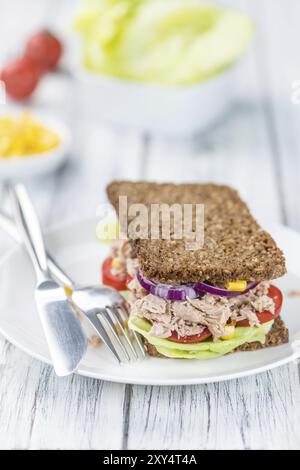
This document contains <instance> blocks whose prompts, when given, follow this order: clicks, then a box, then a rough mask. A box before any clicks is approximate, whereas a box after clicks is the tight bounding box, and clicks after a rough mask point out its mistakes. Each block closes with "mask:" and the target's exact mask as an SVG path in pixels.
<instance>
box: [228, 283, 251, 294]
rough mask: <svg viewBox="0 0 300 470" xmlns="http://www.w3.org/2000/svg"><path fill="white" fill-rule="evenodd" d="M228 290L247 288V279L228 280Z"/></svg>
mask: <svg viewBox="0 0 300 470" xmlns="http://www.w3.org/2000/svg"><path fill="white" fill-rule="evenodd" d="M227 289H228V290H236V291H241V292H242V291H243V290H245V289H247V281H233V282H228V284H227Z"/></svg>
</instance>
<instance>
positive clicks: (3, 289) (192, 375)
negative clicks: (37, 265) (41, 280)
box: [0, 220, 300, 385]
mask: <svg viewBox="0 0 300 470" xmlns="http://www.w3.org/2000/svg"><path fill="white" fill-rule="evenodd" d="M269 229H270V230H271V233H272V234H273V236H274V237H275V239H276V240H277V242H278V243H279V245H280V246H281V247H282V249H283V250H284V251H285V254H286V257H287V264H288V269H289V274H288V275H286V276H285V277H284V278H283V279H281V280H279V281H277V282H276V284H277V285H278V286H279V287H280V288H281V289H282V291H283V293H284V297H285V300H284V307H283V312H282V317H283V319H284V320H285V322H286V323H287V325H288V327H289V330H290V343H289V344H286V345H282V346H278V347H274V348H269V349H265V350H260V351H256V352H244V353H235V354H231V355H228V356H224V357H221V358H218V359H213V360H209V361H197V360H180V359H158V358H147V359H146V360H145V361H141V362H139V363H133V364H131V365H122V366H119V365H117V364H116V363H115V361H114V359H113V358H112V357H111V356H110V354H109V353H108V352H107V350H106V348H105V346H104V345H101V346H98V347H96V348H95V347H94V348H93V347H90V348H89V350H88V352H87V355H86V357H85V358H84V360H83V361H82V364H81V366H80V369H79V371H78V373H79V374H81V375H85V376H88V377H93V378H97V379H102V380H109V381H113V382H123V383H134V384H150V385H184V384H200V383H209V382H218V381H222V380H229V379H233V378H238V377H244V376H248V375H252V374H256V373H259V372H263V371H266V370H269V369H273V368H274V367H278V366H280V365H282V364H286V363H288V362H291V361H294V360H297V357H299V356H300V315H299V312H300V297H291V296H288V293H289V292H290V291H292V290H297V291H299V290H300V248H299V247H300V235H298V234H297V233H295V232H293V231H291V230H289V229H287V228H284V227H281V226H275V227H271V228H269ZM95 231H96V220H88V221H83V222H80V223H77V224H72V225H69V226H66V227H63V228H60V229H56V230H54V231H52V232H51V233H50V234H49V235H48V236H47V243H48V246H49V249H50V250H51V252H52V253H53V254H55V257H56V258H57V259H58V261H60V262H61V263H62V265H63V266H64V267H65V268H66V269H67V271H68V272H69V273H70V274H71V275H72V276H73V277H74V279H75V280H76V281H78V282H82V283H84V284H86V283H91V284H92V283H97V282H99V280H100V264H101V261H102V260H103V258H104V257H105V256H107V254H108V250H109V246H108V245H104V244H100V243H99V242H97V241H96V237H95ZM33 288H34V273H33V270H32V268H31V264H30V262H29V260H28V258H27V255H26V254H25V252H24V251H23V249H22V248H20V247H16V249H14V250H13V251H12V252H11V253H9V254H8V255H7V256H5V258H3V259H2V261H1V263H0V332H1V333H2V334H3V335H4V336H5V337H6V338H7V339H8V340H9V341H11V342H12V343H13V344H14V345H16V346H18V347H19V348H21V349H22V350H24V351H25V352H26V353H28V354H30V355H31V356H33V357H35V358H37V359H39V360H41V361H44V362H47V363H50V357H49V353H48V350H47V345H46V342H45V339H44V335H43V331H42V328H41V325H40V321H39V318H38V314H37V311H36V308H35V303H34V297H33Z"/></svg>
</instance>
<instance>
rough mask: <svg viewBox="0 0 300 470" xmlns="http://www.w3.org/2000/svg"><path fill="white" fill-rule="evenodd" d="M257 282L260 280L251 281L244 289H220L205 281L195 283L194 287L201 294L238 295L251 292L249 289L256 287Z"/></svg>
mask: <svg viewBox="0 0 300 470" xmlns="http://www.w3.org/2000/svg"><path fill="white" fill-rule="evenodd" d="M257 284H258V282H256V281H255V282H251V283H250V284H248V285H247V287H246V289H245V290H243V291H237V290H228V289H220V288H219V287H214V286H211V285H209V284H206V283H205V282H198V283H196V284H193V286H194V289H195V290H196V291H197V292H199V293H201V294H212V295H220V296H222V297H236V296H238V295H243V294H246V293H247V292H249V290H251V289H254V287H256V286H257Z"/></svg>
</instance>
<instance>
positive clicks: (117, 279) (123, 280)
mask: <svg viewBox="0 0 300 470" xmlns="http://www.w3.org/2000/svg"><path fill="white" fill-rule="evenodd" d="M111 263H112V257H111V256H109V257H108V258H106V259H105V260H104V262H103V264H102V282H103V284H105V285H106V286H110V287H114V289H117V290H119V291H122V290H127V282H128V278H127V275H125V276H120V275H117V276H116V275H115V274H112V272H111Z"/></svg>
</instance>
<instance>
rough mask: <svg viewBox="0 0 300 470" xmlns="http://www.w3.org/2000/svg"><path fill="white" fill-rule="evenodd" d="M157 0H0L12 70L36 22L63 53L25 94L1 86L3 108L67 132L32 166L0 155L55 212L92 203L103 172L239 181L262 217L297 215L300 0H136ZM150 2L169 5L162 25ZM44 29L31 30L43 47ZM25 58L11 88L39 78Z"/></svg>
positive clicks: (76, 215) (47, 214)
mask: <svg viewBox="0 0 300 470" xmlns="http://www.w3.org/2000/svg"><path fill="white" fill-rule="evenodd" d="M154 2H156V0H153V1H152V0H145V1H144V2H143V1H141V2H139V1H138V2H128V1H127V2H126V1H122V0H120V1H118V0H114V1H113V0H107V1H101V0H99V1H98V2H95V1H90V2H78V1H75V0H51V1H50V0H26V2H25V1H22V0H10V1H6V0H0V70H2V75H1V76H2V80H3V81H4V82H5V80H6V79H7V80H8V81H9V80H10V79H11V76H10V74H9V73H10V72H11V69H9V66H10V64H11V63H12V62H14V61H15V60H16V59H17V60H19V59H20V58H22V57H23V55H24V51H25V50H27V49H26V48H27V47H28V44H29V40H30V39H31V38H32V37H35V34H36V33H38V34H39V33H40V32H41V31H44V30H45V29H46V30H47V31H50V32H51V33H52V36H51V37H52V39H53V36H54V37H55V38H57V40H58V41H59V43H60V46H61V49H59V48H58V51H57V44H54V46H53V43H51V41H50V46H49V47H50V52H49V54H50V55H51V54H52V53H53V49H51V47H54V56H55V53H56V54H57V64H54V65H53V66H51V64H50V66H49V67H48V69H47V70H45V69H43V70H41V71H40V72H39V73H38V78H37V79H36V82H37V83H35V84H34V87H33V88H34V90H30V85H29V91H30V93H29V96H28V97H27V96H25V99H23V100H20V99H17V100H16V99H15V97H14V96H10V95H9V94H8V96H7V97H6V101H5V102H4V100H3V99H2V104H1V105H0V111H1V114H2V115H4V116H5V118H7V116H8V115H10V116H11V113H12V112H14V110H15V108H16V107H17V110H22V109H26V110H30V112H31V113H32V114H31V115H30V117H28V116H27V125H28V120H29V121H30V119H33V118H35V119H37V120H38V116H40V115H41V116H45V119H44V118H40V119H39V120H38V123H37V122H35V125H37V124H40V126H42V125H43V129H44V130H45V128H46V130H48V131H49V130H52V131H53V132H54V134H55V135H56V137H58V141H59V142H60V143H62V141H63V143H64V144H65V147H64V148H63V152H62V153H64V154H65V155H59V156H58V155H56V156H55V159H56V160H55V162H56V161H57V165H56V163H55V165H54V157H53V160H52V162H53V165H51V155H49V158H48V160H47V162H48V163H47V162H46V163H45V165H44V163H42V162H41V160H38V158H41V157H36V161H39V162H41V167H42V168H39V169H38V170H37V169H36V166H35V163H34V164H33V166H32V167H31V166H29V160H30V159H29V158H28V165H27V170H26V168H25V167H26V158H22V164H23V166H22V168H21V169H20V168H19V167H18V165H16V164H15V162H14V158H13V157H10V158H9V157H7V156H6V157H3V156H2V157H1V156H0V178H1V173H2V179H4V178H10V177H12V178H18V179H23V178H25V179H26V182H27V184H28V187H29V190H30V192H31V194H32V196H33V199H34V201H35V203H36V205H37V208H38V210H39V213H40V216H41V218H42V222H43V223H44V225H46V226H47V225H52V224H57V223H60V222H64V221H66V220H70V221H72V220H77V219H81V218H83V217H93V216H95V215H96V208H97V206H98V205H99V204H100V203H101V202H104V201H105V200H106V195H105V186H106V184H107V183H108V182H109V181H111V180H112V179H124V178H126V179H147V180H158V181H174V182H180V181H181V182H182V181H192V182H204V181H214V182H220V183H226V184H231V185H233V186H235V187H236V188H237V189H238V190H239V191H240V192H241V194H242V196H243V198H244V199H245V200H246V201H247V203H248V204H249V206H250V208H251V209H253V210H254V211H255V214H256V216H257V217H258V219H259V220H260V221H262V222H264V220H268V222H269V221H271V222H280V223H284V224H287V225H289V226H291V227H293V228H296V229H297V228H298V229H299V228H300V217H299V204H300V203H299V198H298V181H299V177H298V175H299V146H300V138H299V131H298V122H299V113H300V105H299V104H298V87H299V88H300V86H299V83H297V80H300V55H299V50H298V49H299V47H298V45H299V44H300V30H299V16H300V5H299V2H298V1H297V0H287V1H285V2H283V1H282V0H248V1H247V0H235V1H233V0H232V1H229V0H227V1H226V0H223V1H218V2H217V5H218V8H217V10H216V9H215V8H216V7H210V6H207V3H205V5H204V6H203V2H201V1H200V4H201V3H202V7H201V8H202V10H203V11H204V13H203V11H202V10H201V12H200V13H199V15H198V16H197V15H194V14H193V13H191V11H192V10H191V9H192V8H200V7H199V5H200V4H199V2H198V1H197V0H192V1H191V2H190V1H189V2H187V3H188V4H189V7H188V8H187V4H186V6H185V7H184V6H183V3H184V2H182V1H177V0H167V1H166V2H163V3H165V6H162V5H161V3H162V2H158V5H156V7H155V8H154V7H153V5H152V12H151V9H150V13H147V12H146V13H145V14H144V13H143V10H142V8H143V7H144V5H141V4H143V3H144V4H149V3H152V4H153V3H154ZM82 4H83V5H82ZM136 4H139V5H138V6H136ZM159 4H160V5H159ZM167 4H168V5H167ZM166 5H167V6H166ZM195 5H196V6H195ZM213 5H216V3H213ZM132 8H133V10H132ZM166 8H167V10H168V11H165V10H166ZM223 8H225V9H229V13H228V12H225V13H224V12H223ZM101 9H102V10H101ZM172 9H173V12H174V14H173V16H172ZM231 9H233V10H237V12H238V13H234V14H233V13H232V12H231ZM141 11H142V13H141ZM99 12H100V13H99ZM175 13H176V14H175ZM101 15H102V16H101ZM143 15H144V16H143ZM147 15H148V16H147ZM151 15H152V16H151ZM155 15H158V16H159V15H161V17H162V16H163V15H166V20H165V22H163V21H162V25H160V26H159V27H160V29H159V32H158V29H157V30H155V29H154V28H153V24H155V20H153V22H152V20H151V18H152V17H153V18H155ZM168 15H169V16H168ZM226 15H227V16H226ZM228 15H229V16H228ZM100 17H101V18H100ZM99 18H100V19H99ZM132 18H133V19H132ZM132 21H135V23H134V27H131V26H130V25H131V22H132ZM130 28H131V29H130ZM128 31H129V32H128ZM126 35H127V36H126ZM199 38H202V39H201V41H198V39H199ZM203 38H204V41H203ZM43 40H45V37H43V36H42V37H39V36H38V38H36V37H35V41H37V42H34V41H33V46H32V47H33V51H34V52H36V51H39V48H40V47H42V48H43ZM47 40H49V37H46V42H47ZM39 41H42V43H40V42H39ZM205 41H206V42H205ZM51 44H52V46H51ZM195 45H196V46H195ZM150 46H151V48H150ZM45 47H46V46H45ZM83 48H85V49H84V53H83ZM118 48H119V49H118ZM55 51H56V52H55ZM120 51H121V52H120ZM191 51H192V52H191ZM105 54H106V55H105ZM118 54H120V55H118ZM120 57H121V58H122V60H121V59H120V60H119V58H120ZM198 58H199V62H198ZM200 58H201V60H200ZM55 60H56V59H55V57H54V61H55ZM17 65H18V64H17ZM27 67H28V64H27ZM7 68H8V72H7ZM46 68H47V67H46ZM22 70H24V64H23V69H22V67H21V68H18V67H17V71H16V72H15V74H16V76H13V77H12V82H10V85H9V86H11V87H12V88H11V90H12V91H11V93H12V95H14V94H15V93H16V90H15V87H17V93H18V91H19V89H18V87H19V86H20V84H19V82H20V81H21V88H22V87H24V83H26V80H30V79H31V80H32V76H31V77H29V78H28V76H26V78H24V76H23V75H22V73H23V72H22ZM5 71H6V73H7V75H5V73H4V72H5ZM25 73H27V75H28V74H29V76H30V73H31V74H32V70H30V71H29V72H28V68H27V69H26V66H25ZM7 76H8V78H7ZM5 77H6V78H5ZM11 83H12V85H11ZM27 85H28V83H27ZM7 91H8V90H7ZM23 91H24V90H23ZM31 91H32V93H31ZM2 94H3V93H2ZM25 95H26V90H25ZM299 95H300V93H299ZM35 113H36V114H35ZM15 119H17V118H15ZM18 119H19V120H20V118H18ZM23 119H24V117H23ZM47 119H48V120H47ZM51 119H52V121H51ZM18 122H19V121H18ZM51 122H53V125H51ZM49 123H50V124H49ZM5 125H6V126H7V125H8V124H7V122H6V124H5ZM18 125H19V126H22V125H24V121H23V124H22V123H21V124H20V122H19V124H18ZM29 125H31V126H32V125H33V124H32V123H31V124H30V122H29ZM3 129H4V124H3V123H2V134H1V133H0V145H1V138H2V144H3V142H4V139H6V134H5V132H6V131H5V130H4V131H3ZM55 129H56V131H55ZM0 132H1V131H0ZM14 132H15V131H14ZM34 132H35V134H34ZM34 132H33V131H32V135H33V140H34V139H35V137H34V136H36V135H37V134H36V132H41V130H40V129H35V130H34ZM28 133H29V131H28ZM66 133H67V137H66ZM69 133H70V137H71V141H69V140H68V137H69ZM13 135H14V138H16V137H15V135H16V134H13ZM17 135H19V134H17ZM55 135H54V140H55ZM44 137H45V136H44ZM46 137H47V138H50V140H51V136H50V137H49V135H48V136H46ZM46 137H45V138H46ZM9 138H10V139H11V138H12V137H11V135H10V137H9ZM17 138H21V137H20V136H19V137H17ZM22 138H24V136H23V137H22ZM52 138H53V135H52ZM65 139H66V140H67V142H65ZM30 145H33V144H32V143H31V144H30ZM49 145H50V146H51V145H53V146H54V150H55V145H56V144H55V142H54V143H53V142H52V144H49ZM58 146H59V144H58ZM0 148H1V147H0ZM17 148H18V147H17ZM46 150H47V149H46ZM56 150H58V149H56ZM16 153H18V150H17V151H16ZM54 153H55V152H54ZM56 153H57V152H56ZM58 153H59V152H58ZM50 154H51V152H50ZM65 156H66V157H68V158H67V159H66V160H65V159H64V157H65ZM8 160H9V161H8ZM11 162H12V164H11ZM31 163H32V162H31ZM1 165H2V166H1ZM24 168H25V169H24ZM1 204H2V206H3V207H5V206H6V203H5V200H4V198H3V197H2V200H1ZM8 245H9V241H8V240H6V238H4V235H3V244H2V249H3V250H4V249H5V247H6V246H8ZM2 249H1V251H2Z"/></svg>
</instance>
